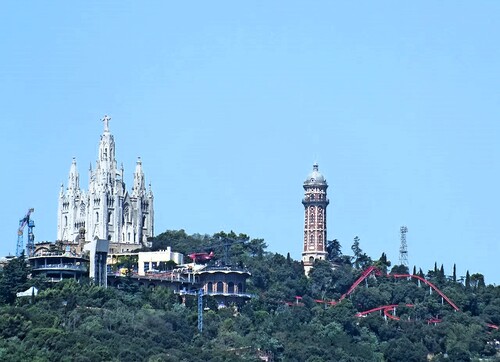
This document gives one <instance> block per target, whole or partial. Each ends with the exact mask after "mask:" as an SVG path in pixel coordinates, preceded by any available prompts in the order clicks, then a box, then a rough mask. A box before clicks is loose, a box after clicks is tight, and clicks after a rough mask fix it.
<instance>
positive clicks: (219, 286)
mask: <svg viewBox="0 0 500 362" xmlns="http://www.w3.org/2000/svg"><path fill="white" fill-rule="evenodd" d="M217 293H224V283H222V282H217Z"/></svg>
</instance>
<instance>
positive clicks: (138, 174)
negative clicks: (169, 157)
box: [132, 157, 146, 197]
mask: <svg viewBox="0 0 500 362" xmlns="http://www.w3.org/2000/svg"><path fill="white" fill-rule="evenodd" d="M145 192H146V185H145V182H144V172H143V171H142V161H141V158H140V157H138V158H137V164H136V165H135V172H134V186H133V187H132V196H135V197H137V196H140V195H144V193H145Z"/></svg>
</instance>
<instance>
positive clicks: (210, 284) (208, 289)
mask: <svg viewBox="0 0 500 362" xmlns="http://www.w3.org/2000/svg"><path fill="white" fill-rule="evenodd" d="M213 291H214V285H213V284H212V282H208V283H207V293H209V294H210V293H213Z"/></svg>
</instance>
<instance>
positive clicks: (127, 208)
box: [57, 116, 154, 253]
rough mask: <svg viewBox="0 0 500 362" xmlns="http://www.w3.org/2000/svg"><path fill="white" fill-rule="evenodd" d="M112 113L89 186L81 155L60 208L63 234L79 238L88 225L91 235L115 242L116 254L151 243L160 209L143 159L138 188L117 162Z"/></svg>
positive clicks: (59, 233) (138, 167) (60, 236)
mask: <svg viewBox="0 0 500 362" xmlns="http://www.w3.org/2000/svg"><path fill="white" fill-rule="evenodd" d="M109 120H110V118H109V117H108V116H105V117H104V119H103V120H102V121H103V122H104V132H103V134H102V135H101V140H100V142H99V154H98V159H97V161H96V166H95V169H94V170H92V166H91V167H90V169H89V188H88V191H85V190H82V189H80V175H79V173H78V170H77V167H76V160H75V159H74V158H73V162H72V164H71V167H70V171H69V178H68V184H67V187H66V189H65V188H64V185H61V191H60V194H59V207H58V213H57V239H58V240H62V241H67V242H70V243H71V242H73V241H77V240H79V234H80V231H83V230H85V240H87V241H90V240H93V239H94V238H96V237H97V238H98V239H106V240H108V241H109V242H110V246H109V247H110V253H120V252H125V251H131V250H134V249H137V248H139V247H141V246H142V245H147V243H148V238H150V237H153V226H154V212H153V192H152V191H151V184H150V185H149V190H146V186H145V178H144V173H143V171H142V162H141V159H140V158H139V159H138V160H137V164H136V167H135V172H134V181H133V184H132V189H131V190H130V192H129V191H127V190H126V188H125V182H124V171H123V165H122V166H121V167H120V169H118V168H117V166H116V160H115V140H114V137H113V135H112V134H111V133H110V132H109Z"/></svg>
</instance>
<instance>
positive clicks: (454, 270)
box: [453, 264, 457, 283]
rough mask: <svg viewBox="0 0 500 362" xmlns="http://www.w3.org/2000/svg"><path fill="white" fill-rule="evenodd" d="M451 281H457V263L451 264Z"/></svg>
mask: <svg viewBox="0 0 500 362" xmlns="http://www.w3.org/2000/svg"><path fill="white" fill-rule="evenodd" d="M453 282H454V283H456V282H457V264H453Z"/></svg>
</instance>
